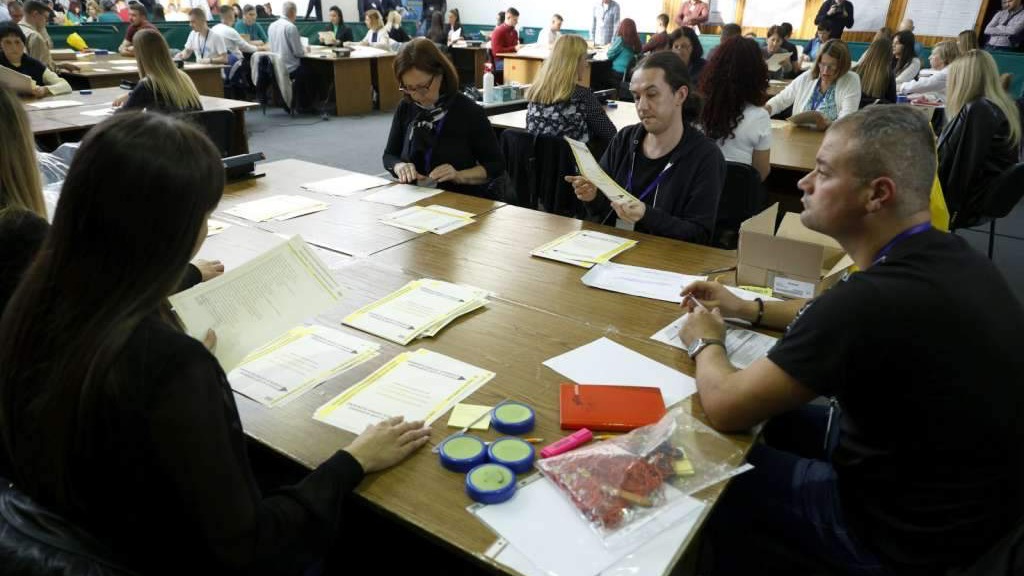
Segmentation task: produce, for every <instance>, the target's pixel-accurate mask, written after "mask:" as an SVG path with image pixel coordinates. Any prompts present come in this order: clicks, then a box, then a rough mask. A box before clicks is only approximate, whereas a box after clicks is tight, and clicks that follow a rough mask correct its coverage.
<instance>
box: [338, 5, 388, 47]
mask: <svg viewBox="0 0 1024 576" xmlns="http://www.w3.org/2000/svg"><path fill="white" fill-rule="evenodd" d="M363 23H364V24H366V36H363V39H362V40H360V41H359V42H346V43H345V46H348V47H350V48H351V47H353V46H373V47H374V48H381V49H384V50H391V37H390V36H388V32H387V30H385V29H384V19H383V18H381V15H380V12H378V11H376V10H367V11H366V14H365V16H364V17H363Z"/></svg>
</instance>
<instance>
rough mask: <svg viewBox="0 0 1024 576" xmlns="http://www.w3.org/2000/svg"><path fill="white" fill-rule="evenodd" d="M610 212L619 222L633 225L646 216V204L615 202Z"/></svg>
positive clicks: (628, 201)
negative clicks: (623, 221)
mask: <svg viewBox="0 0 1024 576" xmlns="http://www.w3.org/2000/svg"><path fill="white" fill-rule="evenodd" d="M612 210H615V214H616V215H617V216H618V217H619V219H620V220H625V221H626V222H630V223H633V224H635V223H637V222H639V221H641V220H643V218H644V215H645V214H647V204H644V203H643V202H639V201H637V200H616V201H615V202H612Z"/></svg>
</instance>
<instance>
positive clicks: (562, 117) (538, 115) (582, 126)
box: [526, 35, 616, 142]
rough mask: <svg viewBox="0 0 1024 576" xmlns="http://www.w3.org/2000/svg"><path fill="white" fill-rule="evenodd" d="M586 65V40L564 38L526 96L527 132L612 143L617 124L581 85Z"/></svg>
mask: <svg viewBox="0 0 1024 576" xmlns="http://www.w3.org/2000/svg"><path fill="white" fill-rule="evenodd" d="M587 66H589V64H588V63H587V41H586V40H584V39H583V38H582V37H580V36H575V35H568V36H562V37H560V38H559V39H558V40H557V41H556V42H555V47H554V48H553V49H552V50H551V56H550V57H549V58H548V59H547V60H546V61H545V62H544V65H543V67H541V69H540V73H539V74H538V75H537V79H536V80H534V82H533V85H532V86H530V89H529V90H528V91H527V93H526V100H527V101H528V102H529V105H528V107H527V109H526V129H527V130H528V131H530V132H531V133H533V134H540V135H544V136H558V137H561V136H568V137H570V138H572V139H574V140H580V141H583V142H588V141H590V140H592V139H596V140H603V141H610V140H611V139H612V137H614V136H615V132H616V130H615V125H614V124H612V121H611V120H609V119H608V115H607V114H605V111H604V108H603V107H602V106H601V104H600V103H599V102H598V101H597V98H596V97H595V96H594V93H593V92H591V91H590V88H587V87H586V86H583V85H582V84H581V82H582V79H583V74H584V72H585V71H586V67H587Z"/></svg>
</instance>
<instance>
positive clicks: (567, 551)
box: [470, 478, 705, 576]
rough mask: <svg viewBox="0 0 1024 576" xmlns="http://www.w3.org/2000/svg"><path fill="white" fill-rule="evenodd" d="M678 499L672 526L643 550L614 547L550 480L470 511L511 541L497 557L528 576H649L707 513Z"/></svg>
mask: <svg viewBox="0 0 1024 576" xmlns="http://www.w3.org/2000/svg"><path fill="white" fill-rule="evenodd" d="M679 497H680V498H681V499H682V501H681V502H680V504H679V505H678V506H677V508H676V509H675V510H674V511H673V512H672V516H673V520H674V521H673V522H672V524H671V526H670V527H668V528H667V529H665V530H663V531H661V532H659V533H658V535H657V536H655V537H653V538H651V539H649V540H648V541H646V542H644V543H642V544H640V545H636V544H631V545H626V546H621V547H612V548H608V547H605V545H604V544H603V543H602V542H601V539H600V538H599V537H598V536H597V534H595V533H594V532H593V530H591V528H590V527H589V526H588V525H587V523H586V521H585V520H583V518H582V517H581V516H580V512H579V511H578V510H577V509H576V508H575V507H574V506H573V505H572V504H571V503H570V502H569V500H568V499H567V498H566V497H565V496H563V495H562V494H561V493H559V491H558V488H557V487H556V486H555V485H554V483H553V482H551V481H550V480H548V479H547V478H539V479H536V480H534V481H531V482H528V483H527V485H526V486H524V487H522V488H520V489H519V491H518V492H516V494H515V496H513V497H512V499H511V500H509V501H508V502H504V503H502V504H495V505H492V506H472V507H470V509H471V510H472V511H473V513H474V514H475V515H476V516H477V517H478V518H480V520H481V521H483V522H484V523H485V524H487V525H488V526H490V527H491V529H492V530H494V531H495V532H497V533H498V534H499V535H501V537H502V538H504V539H505V540H506V541H507V542H508V546H506V547H505V548H504V549H501V550H499V551H498V554H497V555H496V556H495V557H494V558H495V559H496V560H498V561H499V562H501V563H502V564H505V565H506V566H509V567H511V568H514V569H516V570H518V571H519V572H521V573H523V574H525V575H526V576H534V575H537V576H541V575H543V576H550V575H557V576H597V575H598V574H601V575H603V576H612V575H618V574H622V575H626V574H629V575H631V576H636V575H643V576H648V575H658V574H663V573H664V572H665V569H666V568H667V567H668V566H669V565H670V564H671V563H672V559H673V558H674V557H675V554H676V552H677V551H678V549H679V547H680V546H681V545H682V543H683V542H684V541H686V538H687V537H688V536H689V534H690V532H692V531H693V530H694V529H695V528H696V525H697V520H698V519H699V518H700V513H701V511H702V510H703V509H704V506H705V504H704V503H703V502H701V501H700V500H696V499H694V498H692V497H689V496H679Z"/></svg>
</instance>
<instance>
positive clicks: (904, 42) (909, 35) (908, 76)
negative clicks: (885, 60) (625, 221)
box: [892, 30, 921, 86]
mask: <svg viewBox="0 0 1024 576" xmlns="http://www.w3.org/2000/svg"><path fill="white" fill-rule="evenodd" d="M916 45H917V39H916V38H914V33H913V32H911V31H909V30H903V31H900V32H897V33H896V35H895V36H893V38H892V69H893V72H895V73H896V85H897V86H900V85H902V84H903V83H904V82H910V81H911V80H914V79H916V78H917V73H918V72H920V71H921V59H920V58H918V57H917V50H916V48H914V46H916Z"/></svg>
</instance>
